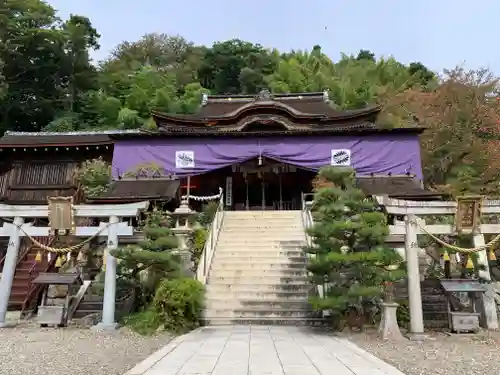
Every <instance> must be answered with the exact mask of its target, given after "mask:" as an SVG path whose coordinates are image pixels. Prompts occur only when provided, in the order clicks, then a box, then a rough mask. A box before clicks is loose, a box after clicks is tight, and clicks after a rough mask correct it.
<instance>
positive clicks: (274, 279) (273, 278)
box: [209, 273, 309, 285]
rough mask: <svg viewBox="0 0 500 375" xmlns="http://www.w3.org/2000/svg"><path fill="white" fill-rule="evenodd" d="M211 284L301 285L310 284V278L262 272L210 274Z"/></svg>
mask: <svg viewBox="0 0 500 375" xmlns="http://www.w3.org/2000/svg"><path fill="white" fill-rule="evenodd" d="M209 283H210V284H226V285H227V284H252V283H255V285H259V284H291V285H301V284H308V283H309V280H308V278H307V276H291V277H287V276H285V275H283V274H281V273H275V274H260V275H258V276H246V275H239V276H238V275H231V276H212V273H210V275H209Z"/></svg>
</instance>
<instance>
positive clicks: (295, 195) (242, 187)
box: [225, 158, 315, 210]
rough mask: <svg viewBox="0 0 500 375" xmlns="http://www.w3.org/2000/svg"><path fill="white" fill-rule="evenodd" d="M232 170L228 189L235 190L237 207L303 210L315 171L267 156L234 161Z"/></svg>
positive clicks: (234, 206)
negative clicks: (236, 162) (238, 162)
mask: <svg viewBox="0 0 500 375" xmlns="http://www.w3.org/2000/svg"><path fill="white" fill-rule="evenodd" d="M231 172H232V173H231V176H230V178H229V181H230V184H228V183H227V182H228V178H226V189H225V190H226V192H228V191H229V190H231V192H230V194H231V195H232V196H231V201H232V202H230V203H232V204H231V206H232V207H231V209H233V210H299V209H301V205H302V201H301V197H302V193H307V192H310V191H311V190H312V179H313V178H314V175H315V174H314V173H313V172H310V171H306V170H303V169H300V168H297V167H295V166H292V165H289V164H284V163H280V162H277V161H274V160H270V159H264V158H256V159H251V160H248V161H246V162H244V163H241V164H237V165H233V166H232V168H231ZM228 185H229V186H228ZM228 208H229V207H228Z"/></svg>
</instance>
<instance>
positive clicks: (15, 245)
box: [0, 217, 24, 328]
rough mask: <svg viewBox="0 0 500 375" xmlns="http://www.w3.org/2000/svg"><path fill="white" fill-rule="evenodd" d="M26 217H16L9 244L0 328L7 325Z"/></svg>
mask: <svg viewBox="0 0 500 375" xmlns="http://www.w3.org/2000/svg"><path fill="white" fill-rule="evenodd" d="M23 223H24V219H23V218H22V217H16V218H15V219H14V225H15V226H14V228H13V231H12V234H11V235H10V237H9V246H8V247H7V254H6V255H5V261H4V264H3V271H2V277H1V278H0V328H4V327H6V326H7V322H6V321H5V318H6V315H7V308H8V305H9V298H10V293H11V289H12V282H13V281H14V274H15V273H16V265H17V258H18V253H19V247H20V245H21V229H20V228H19V227H20V226H21V225H23Z"/></svg>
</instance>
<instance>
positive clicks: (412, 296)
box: [405, 214, 424, 340]
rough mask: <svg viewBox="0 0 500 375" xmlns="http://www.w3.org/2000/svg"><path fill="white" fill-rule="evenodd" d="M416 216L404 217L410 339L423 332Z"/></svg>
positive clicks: (421, 334) (421, 335)
mask: <svg viewBox="0 0 500 375" xmlns="http://www.w3.org/2000/svg"><path fill="white" fill-rule="evenodd" d="M416 221H417V217H416V216H415V215H411V214H410V215H406V217H405V229H406V233H405V255H406V267H407V273H408V275H407V277H408V299H409V307H410V339H416V340H419V339H422V338H423V334H424V314H423V309H422V292H421V290H420V270H419V262H418V252H419V248H418V242H417V233H418V231H417V223H416Z"/></svg>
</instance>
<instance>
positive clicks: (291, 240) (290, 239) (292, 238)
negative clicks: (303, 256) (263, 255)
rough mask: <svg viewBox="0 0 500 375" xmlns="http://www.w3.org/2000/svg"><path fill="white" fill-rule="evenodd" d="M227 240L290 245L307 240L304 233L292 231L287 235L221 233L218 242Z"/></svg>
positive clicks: (244, 242) (301, 243) (241, 242)
mask: <svg viewBox="0 0 500 375" xmlns="http://www.w3.org/2000/svg"><path fill="white" fill-rule="evenodd" d="M226 242H230V243H237V244H242V245H246V244H249V243H250V244H256V243H258V244H272V243H277V244H281V243H283V242H287V243H288V244H289V245H303V244H304V243H305V242H306V241H305V235H304V233H290V234H287V235H282V234H279V235H277V236H275V237H273V236H271V235H269V234H267V233H265V234H260V235H255V234H252V235H250V236H248V235H246V233H240V234H236V233H234V234H227V233H225V234H222V232H221V234H220V235H219V238H218V241H217V244H223V243H226Z"/></svg>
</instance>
